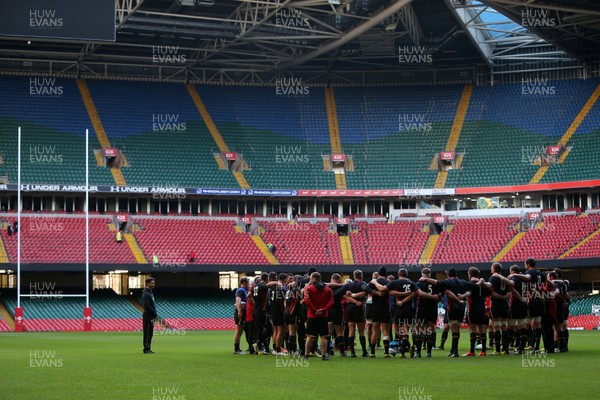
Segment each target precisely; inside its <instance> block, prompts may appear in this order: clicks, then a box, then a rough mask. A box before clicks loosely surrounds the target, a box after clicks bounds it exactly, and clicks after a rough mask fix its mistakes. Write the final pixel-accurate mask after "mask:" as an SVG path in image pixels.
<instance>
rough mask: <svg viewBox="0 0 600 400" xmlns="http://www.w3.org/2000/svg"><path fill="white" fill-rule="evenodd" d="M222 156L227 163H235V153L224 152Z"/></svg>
mask: <svg viewBox="0 0 600 400" xmlns="http://www.w3.org/2000/svg"><path fill="white" fill-rule="evenodd" d="M223 154H224V155H225V159H226V160H227V161H235V160H236V159H237V153H235V152H233V151H226V152H225V153H223Z"/></svg>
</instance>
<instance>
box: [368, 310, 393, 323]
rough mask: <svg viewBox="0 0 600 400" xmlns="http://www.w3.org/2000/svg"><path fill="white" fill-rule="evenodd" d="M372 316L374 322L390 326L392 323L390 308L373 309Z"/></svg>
mask: <svg viewBox="0 0 600 400" xmlns="http://www.w3.org/2000/svg"><path fill="white" fill-rule="evenodd" d="M371 314H372V315H371V319H372V321H373V322H382V323H384V324H389V323H390V321H391V316H390V309H389V308H379V307H377V308H373V311H372V313H371Z"/></svg>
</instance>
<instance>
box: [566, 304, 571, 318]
mask: <svg viewBox="0 0 600 400" xmlns="http://www.w3.org/2000/svg"><path fill="white" fill-rule="evenodd" d="M570 314H571V310H570V309H569V304H565V321H567V320H568V319H569V315H570Z"/></svg>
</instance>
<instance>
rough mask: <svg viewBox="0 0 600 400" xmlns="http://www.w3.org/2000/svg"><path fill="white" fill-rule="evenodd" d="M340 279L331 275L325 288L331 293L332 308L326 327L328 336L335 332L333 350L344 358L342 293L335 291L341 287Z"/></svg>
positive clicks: (338, 275)
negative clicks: (337, 351) (336, 350)
mask: <svg viewBox="0 0 600 400" xmlns="http://www.w3.org/2000/svg"><path fill="white" fill-rule="evenodd" d="M342 286H343V284H342V277H341V276H340V274H333V275H331V282H329V283H327V287H328V288H330V289H331V290H332V291H334V292H333V307H331V308H330V309H329V312H328V313H327V326H328V328H329V336H331V335H333V332H334V331H335V349H338V350H339V351H340V356H341V357H346V352H345V347H346V346H345V343H344V311H343V310H342V298H343V297H344V296H343V294H342V293H339V292H338V291H337V289H339V288H340V287H342ZM335 349H331V352H330V354H331V355H333V354H334V353H335Z"/></svg>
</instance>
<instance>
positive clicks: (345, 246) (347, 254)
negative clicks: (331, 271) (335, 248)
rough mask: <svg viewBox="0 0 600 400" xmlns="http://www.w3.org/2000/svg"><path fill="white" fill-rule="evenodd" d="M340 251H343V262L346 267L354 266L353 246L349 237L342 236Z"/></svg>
mask: <svg viewBox="0 0 600 400" xmlns="http://www.w3.org/2000/svg"><path fill="white" fill-rule="evenodd" d="M339 238H340V249H341V250H342V260H343V261H344V265H354V255H353V254H352V244H351V243H350V237H349V236H340V237H339Z"/></svg>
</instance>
